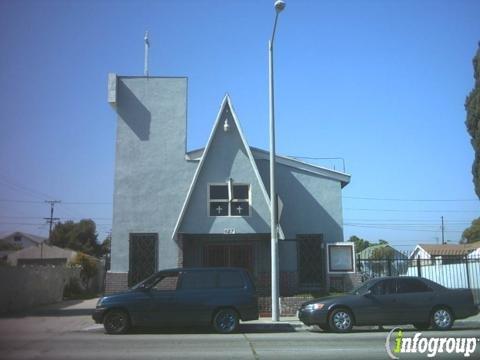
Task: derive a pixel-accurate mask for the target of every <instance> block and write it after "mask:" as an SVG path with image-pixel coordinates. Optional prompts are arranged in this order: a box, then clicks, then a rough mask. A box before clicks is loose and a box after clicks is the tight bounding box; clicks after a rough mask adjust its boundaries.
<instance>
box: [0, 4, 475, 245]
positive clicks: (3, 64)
mask: <svg viewBox="0 0 480 360" xmlns="http://www.w3.org/2000/svg"><path fill="white" fill-rule="evenodd" d="M478 14H480V1H477V0H318V1H313V0H310V1H309V0H290V1H287V6H286V9H285V10H284V11H283V12H282V13H281V14H280V16H279V19H278V26H277V32H276V35H275V57H274V60H275V111H276V141H277V153H278V154H282V155H289V156H295V157H304V158H305V157H307V158H342V159H344V161H345V169H344V168H343V161H342V160H325V159H323V160H322V159H314V160H307V161H310V162H312V163H314V164H317V165H321V166H325V167H328V168H335V169H336V170H339V171H345V172H347V173H348V174H350V175H351V182H350V184H349V185H347V186H346V187H345V188H344V189H343V216H344V237H345V239H349V238H350V236H352V235H356V236H359V237H361V238H365V239H367V240H369V241H371V242H376V241H378V240H379V239H384V240H387V241H389V243H391V244H393V245H394V246H395V247H396V248H397V249H400V250H404V251H408V250H411V249H412V248H413V247H414V245H415V244H417V243H436V242H438V241H441V237H442V232H441V217H442V216H443V218H444V225H445V227H444V236H445V240H446V241H449V242H453V243H456V242H458V241H459V240H460V238H461V234H462V231H463V230H464V229H465V228H466V227H468V226H469V224H470V223H471V221H472V220H473V219H475V218H477V217H478V216H480V202H479V200H478V198H477V197H476V196H475V193H474V190H473V184H472V175H471V165H472V162H473V157H474V152H473V148H472V147H471V145H470V138H469V136H468V134H467V132H466V128H465V119H466V112H465V108H464V103H465V98H466V96H467V95H468V94H469V92H470V91H471V90H472V89H473V86H474V78H473V66H472V58H473V56H474V55H475V53H476V51H477V49H478V43H479V41H480V22H479V21H478ZM274 17H275V12H274V8H273V1H270V0H242V1H240V0H238V1H237V0H231V1H220V0H218V1H215V0H190V1H187V0H180V1H178V0H177V1H173V0H171V1H165V0H156V1H145V0H144V1H142V0H139V1H126V0H117V1H106V0H95V1H93V0H90V1H88V0H87V1H67V0H63V1H51V0H49V1H47V0H43V1H42V0H35V1H24V0H15V1H14V0H0V54H1V56H0V94H1V96H0V233H4V232H9V231H15V230H22V231H26V232H29V233H33V234H39V235H47V234H48V225H46V223H45V220H44V219H43V218H45V217H48V216H49V212H50V205H49V204H48V203H45V200H61V201H62V202H61V203H59V204H56V205H55V212H54V216H55V217H59V218H60V219H61V221H67V220H75V221H78V220H80V219H82V218H92V219H93V220H95V222H96V223H97V226H98V234H99V236H98V237H99V241H102V240H103V239H104V238H105V236H106V234H107V233H108V231H109V230H110V229H111V220H112V219H111V218H112V197H113V176H114V162H115V156H114V153H115V129H116V116H115V113H114V111H113V110H112V109H111V108H110V107H109V105H108V103H107V74H108V73H109V72H114V73H117V74H119V75H142V74H143V64H144V48H143V46H144V44H143V36H144V32H145V31H146V30H148V31H149V34H150V44H151V47H150V65H149V67H150V74H151V75H155V76H186V77H188V115H187V117H188V140H187V141H188V145H187V147H188V149H189V150H192V149H196V148H200V147H203V146H204V145H205V143H206V141H207V138H208V135H209V133H210V131H211V127H212V126H213V122H214V120H215V116H216V114H217V112H218V109H219V107H220V104H221V101H222V99H223V97H224V95H225V94H226V93H228V94H229V95H230V97H231V100H232V102H233V106H234V108H235V110H236V113H237V115H238V118H239V121H240V123H241V125H242V128H243V130H244V133H245V136H246V138H247V141H248V142H249V144H250V145H251V146H256V147H260V148H263V149H268V140H269V139H268V51H267V45H268V40H269V38H270V36H271V34H272V28H273V21H274Z"/></svg>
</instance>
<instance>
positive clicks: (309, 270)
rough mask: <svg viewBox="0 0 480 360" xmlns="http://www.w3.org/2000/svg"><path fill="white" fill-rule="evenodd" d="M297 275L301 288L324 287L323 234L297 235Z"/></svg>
mask: <svg viewBox="0 0 480 360" xmlns="http://www.w3.org/2000/svg"><path fill="white" fill-rule="evenodd" d="M296 240H297V251H298V277H299V285H300V287H301V288H322V287H325V285H324V284H325V253H324V246H323V236H322V235H321V234H318V235H316V234H315V235H298V237H297V239H296Z"/></svg>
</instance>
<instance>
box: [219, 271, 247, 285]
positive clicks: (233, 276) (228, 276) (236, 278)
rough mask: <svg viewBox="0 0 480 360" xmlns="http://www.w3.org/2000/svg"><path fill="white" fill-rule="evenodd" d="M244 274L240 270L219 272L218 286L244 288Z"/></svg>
mask: <svg viewBox="0 0 480 360" xmlns="http://www.w3.org/2000/svg"><path fill="white" fill-rule="evenodd" d="M244 286H245V284H244V283H243V278H242V274H240V272H238V271H225V272H221V273H220V274H218V287H220V288H229V289H234V288H235V289H236V288H243V287H244Z"/></svg>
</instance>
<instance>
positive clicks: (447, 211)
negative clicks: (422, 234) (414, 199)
mask: <svg viewBox="0 0 480 360" xmlns="http://www.w3.org/2000/svg"><path fill="white" fill-rule="evenodd" d="M345 210H350V211H378V212H412V213H415V212H425V213H477V214H478V210H400V209H367V208H345Z"/></svg>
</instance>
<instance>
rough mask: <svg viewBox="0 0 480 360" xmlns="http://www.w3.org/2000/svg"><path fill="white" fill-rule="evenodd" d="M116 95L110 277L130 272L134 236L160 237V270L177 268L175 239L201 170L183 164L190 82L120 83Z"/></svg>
mask: <svg viewBox="0 0 480 360" xmlns="http://www.w3.org/2000/svg"><path fill="white" fill-rule="evenodd" d="M115 95H116V96H115V99H111V100H115V106H114V107H115V109H116V112H117V114H118V120H117V140H116V162H115V190H114V204H113V229H112V264H111V271H113V272H126V271H128V264H129V258H128V255H129V234H130V233H145V232H152V233H158V237H159V246H158V251H159V256H158V259H159V264H158V267H159V268H160V269H161V268H167V267H174V266H177V260H178V247H177V243H176V242H175V241H172V239H171V234H172V231H173V228H174V226H175V222H176V220H177V217H178V214H179V212H180V209H181V206H182V204H183V201H184V199H185V194H186V193H187V190H188V186H189V185H190V182H191V179H192V176H193V173H194V170H195V167H196V166H197V163H191V162H187V161H185V158H184V157H185V146H186V140H185V139H186V126H187V125H186V121H187V119H186V113H187V79H186V78H158V77H149V78H146V77H117V83H116V94H115ZM112 102H113V101H112Z"/></svg>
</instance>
